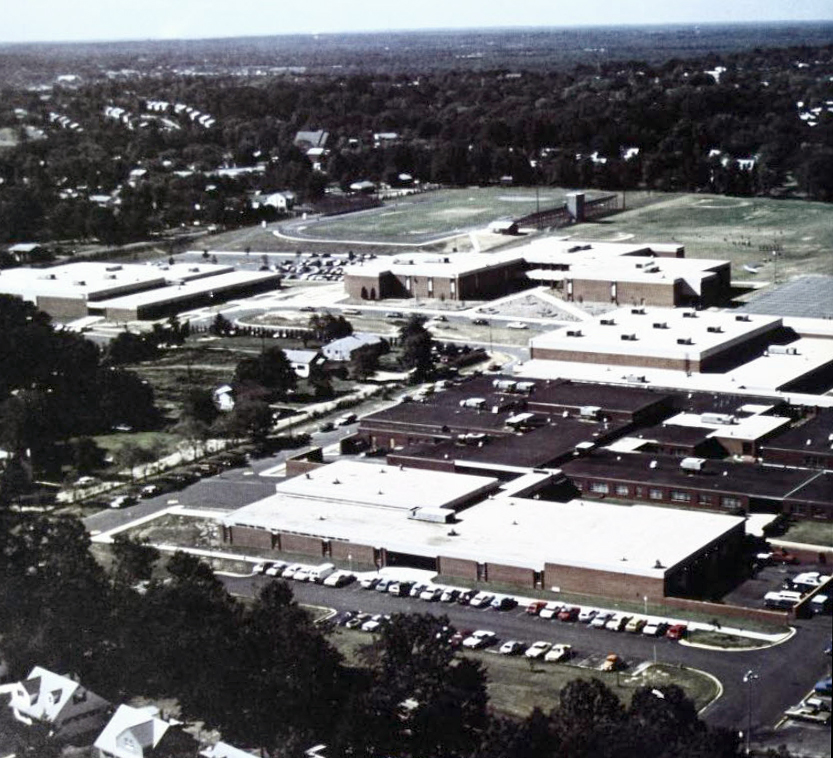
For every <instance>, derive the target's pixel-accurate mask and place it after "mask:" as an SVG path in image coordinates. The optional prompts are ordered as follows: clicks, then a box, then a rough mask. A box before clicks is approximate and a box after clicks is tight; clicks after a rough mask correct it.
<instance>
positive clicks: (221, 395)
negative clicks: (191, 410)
mask: <svg viewBox="0 0 833 758" xmlns="http://www.w3.org/2000/svg"><path fill="white" fill-rule="evenodd" d="M211 399H212V401H213V402H214V406H215V407H216V408H217V410H218V411H220V412H221V413H228V412H229V411H233V410H234V390H233V389H232V388H231V386H229V385H228V384H222V385H220V386H219V387H217V388H216V389H215V390H214V391H213V392H212V393H211Z"/></svg>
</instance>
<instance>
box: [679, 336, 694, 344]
mask: <svg viewBox="0 0 833 758" xmlns="http://www.w3.org/2000/svg"><path fill="white" fill-rule="evenodd" d="M677 344H678V345H693V344H694V340H693V339H691V337H677Z"/></svg>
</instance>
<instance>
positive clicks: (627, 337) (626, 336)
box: [621, 334, 636, 342]
mask: <svg viewBox="0 0 833 758" xmlns="http://www.w3.org/2000/svg"><path fill="white" fill-rule="evenodd" d="M621 339H623V340H625V341H626V342H636V335H635V334H623V335H621Z"/></svg>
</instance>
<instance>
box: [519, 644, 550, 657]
mask: <svg viewBox="0 0 833 758" xmlns="http://www.w3.org/2000/svg"><path fill="white" fill-rule="evenodd" d="M551 647H552V642H545V641H544V640H538V642H533V643H532V644H531V645H530V646H529V649H528V650H527V651H526V653H524V655H525V656H526V657H527V658H540V657H541V656H542V655H544V654H546V653H548V652H549V650H550V648H551Z"/></svg>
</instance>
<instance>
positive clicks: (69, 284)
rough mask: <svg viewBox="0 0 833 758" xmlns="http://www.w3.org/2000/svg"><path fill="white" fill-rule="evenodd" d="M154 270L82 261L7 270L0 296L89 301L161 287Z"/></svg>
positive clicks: (160, 275) (1, 275) (0, 277)
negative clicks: (134, 290) (124, 292)
mask: <svg viewBox="0 0 833 758" xmlns="http://www.w3.org/2000/svg"><path fill="white" fill-rule="evenodd" d="M164 284H165V275H164V273H163V272H161V271H160V270H159V269H158V268H156V267H154V266H144V265H138V264H132V263H95V262H87V261H82V262H79V263H66V264H63V265H61V266H50V267H49V268H27V267H21V268H10V269H4V270H3V271H2V272H0V292H3V293H5V294H8V295H18V296H19V297H22V298H23V299H24V300H29V301H30V302H35V301H36V299H37V298H38V297H62V298H78V299H91V298H95V297H103V296H104V297H106V296H107V294H108V293H114V294H115V293H118V292H120V291H127V292H129V291H131V290H133V289H135V288H142V287H153V286H162V285H164Z"/></svg>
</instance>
